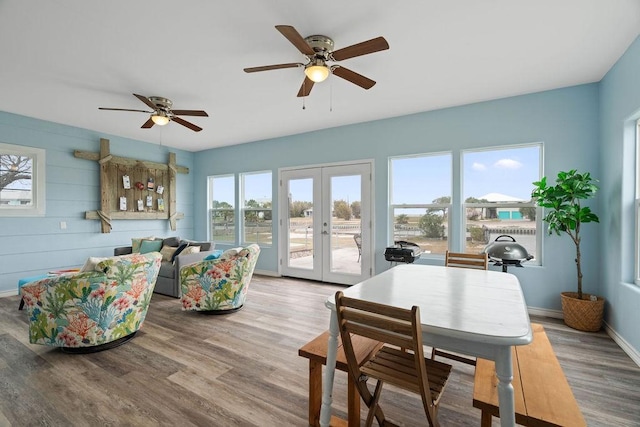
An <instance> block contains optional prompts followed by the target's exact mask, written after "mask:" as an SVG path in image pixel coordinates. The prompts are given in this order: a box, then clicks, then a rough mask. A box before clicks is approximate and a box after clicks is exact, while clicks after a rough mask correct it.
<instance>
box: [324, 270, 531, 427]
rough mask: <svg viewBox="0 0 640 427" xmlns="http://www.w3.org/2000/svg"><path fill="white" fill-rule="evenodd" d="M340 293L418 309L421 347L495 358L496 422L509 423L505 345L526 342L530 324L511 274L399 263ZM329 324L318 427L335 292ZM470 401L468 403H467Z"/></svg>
mask: <svg viewBox="0 0 640 427" xmlns="http://www.w3.org/2000/svg"><path fill="white" fill-rule="evenodd" d="M343 292H344V294H345V296H348V297H352V298H358V299H363V300H366V301H373V302H377V303H381V304H387V305H391V306H395V307H401V308H411V307H412V306H414V305H417V306H418V307H420V322H421V324H422V334H423V341H424V344H425V345H429V346H433V347H437V348H440V349H443V350H449V351H454V352H460V353H463V354H466V355H470V356H476V357H481V358H484V359H489V360H493V361H495V365H496V373H497V376H498V380H499V382H498V399H499V404H500V423H501V426H503V427H505V426H509V427H511V426H514V425H515V406H514V398H513V386H512V385H511V381H512V379H513V367H512V364H511V348H512V346H514V345H525V344H528V343H530V342H531V340H532V339H533V335H532V332H531V322H530V320H529V313H528V311H527V305H526V303H525V300H524V296H523V294H522V288H521V287H520V282H519V281H518V278H517V277H516V276H515V275H513V274H511V273H503V272H499V271H486V270H473V269H467V268H455V267H443V266H431V265H418V264H402V265H397V266H395V267H393V268H391V269H389V270H387V271H385V272H383V273H381V274H378V275H376V276H374V277H371V278H369V279H367V280H365V281H363V282H360V283H358V284H357V285H353V286H351V287H349V288H346V289H344V290H343ZM325 305H326V307H327V308H329V309H331V310H332V315H331V316H330V322H329V343H328V350H327V368H326V370H325V378H324V382H323V384H324V389H323V394H322V408H321V411H320V425H321V426H322V427H328V426H329V422H330V419H331V403H332V391H333V378H334V373H335V364H336V352H337V345H338V336H339V331H338V321H337V316H336V315H335V295H330V296H329V297H328V298H327V300H326V303H325ZM469 404H470V405H471V402H469Z"/></svg>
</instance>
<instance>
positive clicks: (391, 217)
mask: <svg viewBox="0 0 640 427" xmlns="http://www.w3.org/2000/svg"><path fill="white" fill-rule="evenodd" d="M436 156H449V157H450V160H451V162H452V163H453V157H454V153H453V152H451V151H441V152H434V153H421V154H411V155H406V156H393V157H390V158H389V226H388V229H389V240H390V241H393V240H394V239H395V211H396V209H423V210H426V209H447V229H448V230H449V232H448V236H447V245H448V246H447V247H449V248H450V247H451V223H452V221H451V217H452V213H453V211H452V206H453V170H454V169H453V164H452V167H451V176H450V177H449V184H450V185H451V187H450V188H449V197H450V199H451V203H417V204H416V203H411V204H407V203H404V204H396V203H393V161H394V160H402V159H411V158H422V157H436ZM430 256H431V254H428V253H423V255H422V257H425V258H427V257H430ZM433 256H435V257H439V258H443V257H444V254H433Z"/></svg>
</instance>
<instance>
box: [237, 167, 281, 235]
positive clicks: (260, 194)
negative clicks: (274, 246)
mask: <svg viewBox="0 0 640 427" xmlns="http://www.w3.org/2000/svg"><path fill="white" fill-rule="evenodd" d="M240 179H241V182H242V200H243V207H242V221H243V224H242V230H243V233H242V234H243V236H244V239H243V240H244V243H257V244H259V245H261V246H265V245H266V246H268V245H271V243H272V241H273V229H272V226H273V224H272V213H271V206H272V204H271V194H272V193H271V192H272V181H271V172H255V173H246V174H242V175H240Z"/></svg>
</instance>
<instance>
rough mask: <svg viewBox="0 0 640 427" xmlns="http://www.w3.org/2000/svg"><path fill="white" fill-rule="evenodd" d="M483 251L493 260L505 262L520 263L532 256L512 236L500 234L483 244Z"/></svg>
mask: <svg viewBox="0 0 640 427" xmlns="http://www.w3.org/2000/svg"><path fill="white" fill-rule="evenodd" d="M483 252H486V253H487V255H489V258H491V259H492V260H493V261H500V262H503V263H506V264H516V265H518V264H520V263H521V262H522V261H528V260H530V259H532V258H533V255H529V253H528V252H527V250H526V249H525V248H524V246H522V245H520V244H519V243H517V242H516V239H514V238H513V237H511V236H509V235H507V234H502V235H500V236H498V237H496V240H494V241H493V242H491V243H489V244H488V245H487V246H485V248H484V250H483Z"/></svg>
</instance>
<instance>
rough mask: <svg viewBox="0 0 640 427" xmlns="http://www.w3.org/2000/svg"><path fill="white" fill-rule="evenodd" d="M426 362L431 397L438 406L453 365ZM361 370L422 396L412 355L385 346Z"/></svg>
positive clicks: (427, 360) (429, 360) (432, 361)
mask: <svg viewBox="0 0 640 427" xmlns="http://www.w3.org/2000/svg"><path fill="white" fill-rule="evenodd" d="M424 362H425V365H426V367H427V372H428V377H429V389H430V390H431V397H432V399H433V401H434V404H437V402H438V401H439V400H440V395H441V393H442V391H443V390H444V388H445V386H446V384H447V380H448V379H449V375H450V373H451V365H448V364H446V363H442V362H438V361H437V360H432V359H426V358H425V359H424ZM360 369H361V371H362V372H363V373H365V374H367V375H370V376H371V377H372V378H378V379H381V380H383V381H388V382H389V383H392V384H394V385H396V386H398V387H401V388H404V389H405V390H408V391H412V392H414V393H418V394H420V387H419V385H418V384H419V381H418V371H417V370H416V367H415V364H414V355H413V354H412V353H409V352H406V351H403V350H400V349H398V348H395V347H390V346H386V345H385V346H383V347H382V348H381V349H380V351H378V353H377V354H376V355H375V357H374V358H373V359H371V360H369V361H368V362H367V363H365V364H364V365H362V367H361V368H360Z"/></svg>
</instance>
